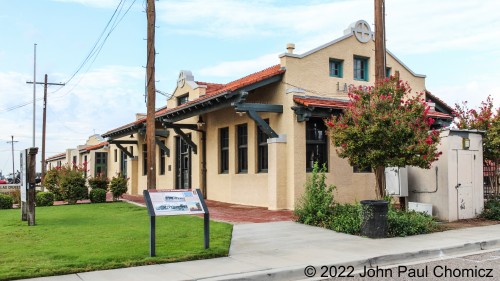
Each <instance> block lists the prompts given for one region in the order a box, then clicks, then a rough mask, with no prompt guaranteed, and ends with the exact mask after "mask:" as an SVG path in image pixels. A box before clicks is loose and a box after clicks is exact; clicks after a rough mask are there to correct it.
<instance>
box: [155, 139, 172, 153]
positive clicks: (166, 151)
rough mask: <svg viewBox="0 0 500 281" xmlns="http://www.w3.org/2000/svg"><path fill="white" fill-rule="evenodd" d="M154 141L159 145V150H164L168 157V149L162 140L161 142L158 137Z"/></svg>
mask: <svg viewBox="0 0 500 281" xmlns="http://www.w3.org/2000/svg"><path fill="white" fill-rule="evenodd" d="M155 142H156V144H157V145H158V146H159V147H160V149H161V150H163V151H165V153H166V154H167V157H170V149H168V147H167V146H166V145H165V144H164V143H163V142H161V141H160V139H158V138H155Z"/></svg>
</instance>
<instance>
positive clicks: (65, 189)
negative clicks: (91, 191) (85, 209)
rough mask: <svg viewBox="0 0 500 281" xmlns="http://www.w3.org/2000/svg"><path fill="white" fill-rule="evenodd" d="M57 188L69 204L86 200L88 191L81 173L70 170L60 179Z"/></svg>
mask: <svg viewBox="0 0 500 281" xmlns="http://www.w3.org/2000/svg"><path fill="white" fill-rule="evenodd" d="M59 186H60V188H61V193H62V195H63V198H64V200H66V201H68V203H69V204H76V201H77V200H81V199H87V198H88V189H87V187H86V186H85V178H83V173H82V172H80V171H78V170H70V171H68V172H67V173H66V174H65V175H64V176H63V177H61V179H60V182H59Z"/></svg>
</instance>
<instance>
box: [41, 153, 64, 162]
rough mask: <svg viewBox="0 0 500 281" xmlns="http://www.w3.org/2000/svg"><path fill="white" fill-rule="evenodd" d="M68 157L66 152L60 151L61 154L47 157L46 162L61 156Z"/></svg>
mask: <svg viewBox="0 0 500 281" xmlns="http://www.w3.org/2000/svg"><path fill="white" fill-rule="evenodd" d="M65 157H66V153H59V154H56V155H54V156H51V157H49V158H47V159H45V162H48V161H50V160H56V159H59V158H65Z"/></svg>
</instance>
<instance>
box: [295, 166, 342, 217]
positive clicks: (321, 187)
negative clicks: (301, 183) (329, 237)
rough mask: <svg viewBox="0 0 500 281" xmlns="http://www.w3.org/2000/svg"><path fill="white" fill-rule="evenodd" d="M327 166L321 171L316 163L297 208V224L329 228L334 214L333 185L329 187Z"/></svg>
mask: <svg viewBox="0 0 500 281" xmlns="http://www.w3.org/2000/svg"><path fill="white" fill-rule="evenodd" d="M325 172H326V165H323V167H322V168H321V169H320V168H319V166H318V163H317V162H316V163H314V166H313V170H312V173H311V177H310V178H309V180H308V181H307V182H306V190H305V192H304V194H303V195H302V198H301V199H300V200H299V202H298V204H297V206H296V207H295V212H294V213H295V216H296V217H297V222H300V223H304V224H309V225H314V226H321V227H327V226H328V225H329V224H330V221H331V217H332V214H333V206H334V199H333V190H334V189H335V187H334V186H333V185H330V186H327V185H326V183H325V180H326V175H325Z"/></svg>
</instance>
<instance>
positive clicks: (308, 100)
mask: <svg viewBox="0 0 500 281" xmlns="http://www.w3.org/2000/svg"><path fill="white" fill-rule="evenodd" d="M293 101H294V102H296V103H298V104H302V105H304V106H313V107H326V108H338V109H344V108H347V106H348V105H349V101H348V100H338V99H329V98H322V97H311V96H308V97H303V96H294V97H293ZM428 115H429V116H430V117H434V118H442V119H452V118H453V117H452V116H450V115H449V114H446V113H442V112H437V111H431V112H429V113H428Z"/></svg>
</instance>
